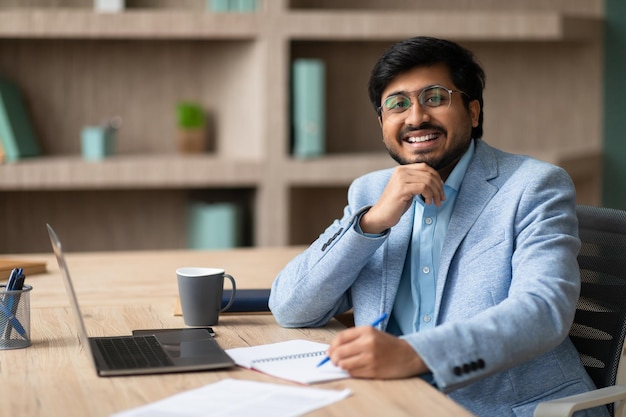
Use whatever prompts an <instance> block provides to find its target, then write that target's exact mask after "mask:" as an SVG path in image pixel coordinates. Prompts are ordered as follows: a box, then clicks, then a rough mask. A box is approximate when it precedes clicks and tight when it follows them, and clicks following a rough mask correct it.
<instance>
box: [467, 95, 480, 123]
mask: <svg viewBox="0 0 626 417" xmlns="http://www.w3.org/2000/svg"><path fill="white" fill-rule="evenodd" d="M469 112H470V116H471V118H472V127H477V126H478V118H479V117H480V103H479V102H478V100H472V101H470V103H469Z"/></svg>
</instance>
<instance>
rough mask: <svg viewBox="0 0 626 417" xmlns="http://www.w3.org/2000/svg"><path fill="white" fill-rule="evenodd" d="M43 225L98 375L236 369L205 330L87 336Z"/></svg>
mask: <svg viewBox="0 0 626 417" xmlns="http://www.w3.org/2000/svg"><path fill="white" fill-rule="evenodd" d="M46 226H47V227H48V234H49V235H50V242H51V243H52V249H53V250H54V254H55V255H56V258H57V262H58V264H59V268H60V269H61V275H62V276H63V281H64V282H65V289H66V290H67V295H68V297H69V299H70V306H71V308H72V311H73V313H74V316H75V318H76V324H77V325H78V337H79V340H80V343H81V344H82V345H83V346H84V347H85V348H86V349H87V352H88V353H89V354H90V355H91V357H92V358H93V362H94V365H95V367H96V371H97V372H98V375H100V376H121V375H141V374H157V373H172V372H186V371H201V370H208V369H221V368H228V367H232V366H235V363H234V361H233V360H232V359H231V358H230V356H228V354H227V353H226V352H225V351H224V350H223V349H222V348H221V347H220V346H219V345H218V344H217V342H216V341H215V340H214V339H213V337H212V336H211V334H210V333H209V332H208V331H207V330H206V329H192V328H189V329H179V330H180V331H174V330H165V329H164V331H159V330H154V334H146V333H150V332H149V331H145V330H143V331H141V332H137V333H138V334H139V335H132V336H109V337H88V336H87V329H86V327H85V322H84V320H83V316H82V314H81V311H80V308H79V306H78V299H77V298H76V292H75V291H74V286H73V285H72V280H71V279H70V273H69V270H68V267H67V263H66V262H65V256H64V255H63V250H62V247H61V241H60V240H59V238H58V237H57V234H56V233H55V232H54V230H53V229H52V227H51V226H50V225H49V224H48V225H46Z"/></svg>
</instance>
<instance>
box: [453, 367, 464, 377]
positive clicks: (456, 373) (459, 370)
mask: <svg viewBox="0 0 626 417" xmlns="http://www.w3.org/2000/svg"><path fill="white" fill-rule="evenodd" d="M452 372H454V375H456V376H461V375H462V374H463V370H462V369H461V367H460V366H455V367H454V369H453V370H452Z"/></svg>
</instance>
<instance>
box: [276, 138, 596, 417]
mask: <svg viewBox="0 0 626 417" xmlns="http://www.w3.org/2000/svg"><path fill="white" fill-rule="evenodd" d="M391 172H392V170H383V171H378V172H373V173H370V174H367V175H365V176H363V177H360V178H358V179H357V180H355V181H354V182H353V184H352V185H351V186H350V189H349V192H348V205H347V206H346V207H345V209H344V215H343V217H342V218H341V219H340V220H336V221H334V222H333V224H332V225H331V226H329V227H328V229H326V231H325V232H324V233H323V234H321V235H320V237H319V238H318V239H317V240H316V241H315V242H314V243H313V244H312V245H311V246H310V247H309V248H308V249H307V250H306V251H304V252H303V253H302V254H300V255H299V256H297V257H296V258H295V259H293V260H292V261H291V262H290V263H289V264H288V265H287V266H286V267H285V268H284V270H283V271H281V272H280V274H279V275H278V277H277V278H276V280H275V282H274V284H273V286H272V292H271V297H270V301H269V304H270V308H271V310H272V312H273V314H274V316H275V318H276V320H277V321H278V323H279V324H281V325H283V326H285V327H312V326H322V325H324V324H325V323H327V322H328V321H329V320H330V319H331V318H332V317H333V316H335V315H336V314H338V313H341V312H345V311H347V310H348V309H350V308H354V318H355V322H356V324H357V325H366V324H368V323H370V322H372V321H373V320H374V319H375V318H376V317H377V316H379V315H380V314H381V313H383V312H391V310H392V308H393V304H394V300H395V297H396V291H397V289H398V285H399V282H400V276H401V274H402V268H403V266H404V261H405V257H406V254H407V248H408V244H409V240H410V238H411V228H412V223H413V220H412V219H413V216H414V212H413V211H412V210H409V211H408V212H407V213H406V214H405V215H404V216H403V217H402V219H401V220H400V222H399V223H398V224H397V225H396V226H394V227H393V228H392V229H391V230H390V231H389V232H388V233H386V234H385V235H384V236H382V237H376V238H370V237H366V236H364V235H362V234H359V233H358V232H357V231H356V230H355V228H354V224H355V219H357V218H358V217H359V215H360V214H361V213H362V212H363V211H364V210H367V209H368V208H369V207H371V206H372V205H373V204H374V203H375V202H376V200H377V199H378V197H379V196H380V195H381V193H382V191H383V189H384V187H385V185H386V184H387V182H388V180H389V177H390V175H391ZM300 220H301V221H306V219H300ZM577 227H578V224H577V218H576V213H575V191H574V187H573V184H572V182H571V179H570V178H569V176H568V175H567V173H566V172H565V171H563V170H562V169H561V168H558V167H555V166H553V165H550V164H547V163H544V162H540V161H537V160H535V159H532V158H529V157H525V156H520V155H512V154H508V153H505V152H502V151H499V150H497V149H495V148H492V147H490V146H489V145H487V144H486V143H484V142H483V141H482V140H477V141H476V151H475V154H474V156H473V159H472V161H471V163H470V165H469V167H468V169H467V173H466V176H465V178H464V180H463V183H462V185H461V189H460V190H459V194H458V198H457V201H456V206H455V208H454V212H453V214H452V217H451V219H450V224H449V228H448V232H447V234H446V237H445V242H444V245H443V251H442V253H441V265H440V267H439V273H438V277H437V290H436V313H435V314H436V317H435V320H436V321H435V322H436V324H437V325H436V326H435V327H434V328H433V329H430V330H426V331H422V332H418V333H413V334H408V335H405V336H403V338H405V339H406V340H407V341H408V342H409V343H410V344H411V345H412V346H413V347H414V349H415V350H416V351H417V352H418V353H419V354H420V356H421V357H422V358H423V360H424V361H425V363H426V364H427V365H428V367H429V368H430V370H431V371H432V376H433V379H434V382H435V384H436V386H437V387H438V388H439V389H440V390H442V391H443V392H446V393H449V396H450V397H451V398H453V399H454V400H455V401H457V402H458V403H460V404H461V405H463V406H464V407H466V408H467V409H469V410H470V411H472V412H474V413H475V414H476V415H478V416H494V417H503V416H517V417H520V416H527V417H530V416H532V414H533V411H534V409H535V407H536V404H537V403H538V402H539V401H544V400H547V399H551V398H559V397H563V396H566V395H570V394H574V393H580V392H585V391H588V390H590V389H593V388H594V386H593V383H592V382H591V380H590V378H589V377H588V375H587V373H586V372H585V370H584V368H583V367H582V365H581V363H580V360H579V358H578V355H577V352H576V350H575V348H574V346H573V345H572V343H571V342H570V340H569V338H568V337H567V333H568V331H569V328H570V325H571V323H572V320H573V316H574V311H575V305H576V300H577V298H578V294H579V290H580V277H579V270H578V264H577V261H576V255H577V254H578V250H579V247H580V242H579V240H578V237H577ZM386 324H387V323H383V328H384V327H385V326H386ZM576 415H577V416H578V415H579V414H576ZM580 415H585V414H580ZM587 415H588V416H607V415H608V414H607V413H606V409H604V408H599V409H598V408H597V409H595V410H594V411H592V412H588V414H587Z"/></svg>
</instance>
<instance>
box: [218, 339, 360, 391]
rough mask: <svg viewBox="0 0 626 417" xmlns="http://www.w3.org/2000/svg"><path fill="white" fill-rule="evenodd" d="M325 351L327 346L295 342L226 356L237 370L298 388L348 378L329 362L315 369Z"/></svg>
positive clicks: (346, 374) (228, 351) (249, 349)
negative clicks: (302, 385) (278, 379)
mask: <svg viewBox="0 0 626 417" xmlns="http://www.w3.org/2000/svg"><path fill="white" fill-rule="evenodd" d="M327 349H328V345H327V344H325V343H317V342H312V341H309V340H301V339H297V340H290V341H287V342H279V343H270V344H266V345H259V346H251V347H246V348H235V349H228V350H227V351H226V353H228V355H230V357H231V358H233V360H234V361H235V363H237V365H239V366H243V367H245V368H250V369H255V370H257V371H259V372H263V373H265V374H268V375H272V376H275V377H277V378H281V379H286V380H289V381H293V382H298V383H301V384H313V383H316V382H322V381H332V380H336V379H343V378H348V377H349V374H348V373H347V372H345V371H343V370H341V369H340V368H338V367H336V366H335V365H333V364H332V363H331V362H327V363H326V364H324V365H322V366H321V367H319V368H318V367H317V364H318V363H319V362H320V361H321V360H322V359H323V358H324V356H325V355H326V351H327Z"/></svg>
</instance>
